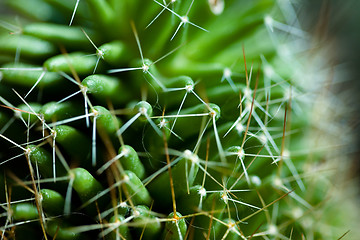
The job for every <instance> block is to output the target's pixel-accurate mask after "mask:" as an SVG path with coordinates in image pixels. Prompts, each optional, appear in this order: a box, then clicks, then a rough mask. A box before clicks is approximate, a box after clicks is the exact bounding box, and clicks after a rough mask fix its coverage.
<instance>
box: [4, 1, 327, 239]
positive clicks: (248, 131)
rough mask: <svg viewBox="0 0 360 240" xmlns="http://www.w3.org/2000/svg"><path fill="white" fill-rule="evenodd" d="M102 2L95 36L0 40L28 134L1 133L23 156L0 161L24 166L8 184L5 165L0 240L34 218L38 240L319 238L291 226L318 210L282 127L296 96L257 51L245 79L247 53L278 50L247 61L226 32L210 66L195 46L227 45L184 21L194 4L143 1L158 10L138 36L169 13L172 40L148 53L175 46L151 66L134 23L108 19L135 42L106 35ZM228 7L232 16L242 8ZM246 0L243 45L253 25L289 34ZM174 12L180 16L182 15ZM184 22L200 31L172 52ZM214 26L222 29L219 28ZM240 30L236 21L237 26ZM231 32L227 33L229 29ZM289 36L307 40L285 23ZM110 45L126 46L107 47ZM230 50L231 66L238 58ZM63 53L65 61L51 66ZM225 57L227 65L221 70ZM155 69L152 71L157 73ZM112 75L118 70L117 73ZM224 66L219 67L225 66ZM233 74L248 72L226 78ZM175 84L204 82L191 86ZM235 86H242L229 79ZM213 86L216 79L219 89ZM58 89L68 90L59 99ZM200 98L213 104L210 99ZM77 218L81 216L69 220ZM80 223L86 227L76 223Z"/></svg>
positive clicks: (52, 34)
mask: <svg viewBox="0 0 360 240" xmlns="http://www.w3.org/2000/svg"><path fill="white" fill-rule="evenodd" d="M34 2H35V1H34ZM36 2H37V1H36ZM39 2H40V1H39ZM45 2H47V1H45ZM81 2H82V1H76V5H75V6H76V7H75V9H74V10H73V11H71V13H72V15H71V16H72V17H71V20H70V25H73V24H74V19H75V20H76V16H77V14H79V15H81V13H79V12H78V11H77V10H76V9H78V10H79V11H80V12H81V6H80V7H79V8H78V4H80V3H81ZM110 2H111V3H114V6H115V5H116V4H117V2H118V1H109V3H107V2H106V1H98V2H96V1H87V2H86V3H87V4H86V6H87V7H88V8H90V9H91V11H92V13H93V14H94V15H95V14H96V13H97V14H100V15H99V16H102V17H100V18H99V20H98V21H96V22H94V27H95V30H93V29H91V28H89V29H87V28H86V27H85V26H81V28H80V27H77V26H71V27H69V26H66V25H54V24H49V23H32V24H29V25H27V26H25V27H23V28H22V29H21V33H22V34H20V35H17V34H14V38H19V40H18V41H8V39H9V37H13V36H6V37H4V39H5V40H3V41H4V42H6V43H7V44H8V45H6V44H4V46H3V48H4V50H6V51H8V52H9V53H11V54H15V63H11V64H5V65H3V66H2V68H1V72H2V74H3V81H4V89H8V92H6V93H5V91H4V94H3V93H1V94H2V95H3V96H1V99H0V100H1V102H2V103H3V104H4V107H5V108H8V109H11V110H12V111H13V112H14V113H15V116H14V117H13V118H12V119H20V121H22V122H23V123H21V122H20V124H24V125H25V131H26V133H25V136H26V137H25V139H26V140H25V144H20V142H21V141H24V138H23V137H20V138H17V137H16V139H13V138H12V137H11V136H16V135H14V134H12V135H8V134H7V133H9V132H10V131H12V125H13V124H12V122H13V121H15V120H9V121H8V123H9V124H2V125H0V127H1V135H0V136H1V137H2V138H3V139H5V142H7V143H10V145H12V146H15V148H17V149H18V150H20V151H22V153H19V154H18V155H16V156H9V157H10V158H9V159H7V158H6V157H7V156H8V154H5V153H3V154H5V156H6V157H5V158H4V159H5V160H4V161H2V163H1V164H2V165H4V166H6V164H9V162H10V165H11V163H13V164H12V165H14V164H15V163H14V162H15V161H21V160H20V159H24V157H23V156H25V160H26V162H27V163H26V166H27V170H25V175H27V176H24V177H22V178H19V177H16V175H14V174H13V173H12V172H16V173H17V174H19V175H21V174H24V172H22V171H19V172H18V171H16V169H14V170H12V169H11V168H10V167H8V169H7V173H6V175H4V178H3V179H4V180H3V181H4V182H5V183H6V184H5V191H4V197H5V202H4V204H3V206H4V209H6V211H5V212H6V215H5V216H6V219H5V221H4V224H3V227H2V228H1V230H2V236H3V237H5V236H6V237H7V236H10V234H11V232H12V229H14V227H15V232H16V229H17V228H18V229H22V227H24V229H26V226H27V225H29V224H30V225H31V224H32V223H31V222H32V221H34V222H36V223H37V224H38V225H39V226H40V227H38V228H39V229H42V235H43V236H45V238H47V236H48V235H49V236H50V237H52V238H55V237H56V238H57V239H70V238H78V237H81V235H82V234H83V233H84V232H85V236H90V235H86V232H89V233H90V234H92V233H96V234H97V237H98V238H103V237H105V238H109V239H121V238H123V239H130V238H135V239H136V238H144V239H156V238H159V237H162V238H164V239H185V238H189V239H198V238H205V239H214V238H216V239H251V238H253V237H263V238H264V239H267V238H269V237H270V238H271V237H276V238H280V239H291V238H292V235H293V234H295V235H296V234H298V235H301V234H304V235H310V236H311V235H313V236H316V234H317V233H313V232H312V231H313V229H311V228H309V230H308V229H307V228H308V227H309V226H308V225H306V224H305V223H303V222H302V221H299V223H298V224H297V225H296V222H297V219H300V218H306V217H307V215H311V214H312V211H313V208H314V207H313V206H312V205H311V204H310V203H309V202H311V203H313V202H315V203H316V201H320V200H319V199H321V197H316V199H305V197H304V196H305V194H304V190H305V183H304V182H303V180H302V179H303V177H302V176H300V175H299V174H300V172H299V168H298V166H295V165H294V162H293V161H292V156H290V154H289V151H288V150H287V148H290V146H289V143H288V139H289V136H290V135H295V137H294V138H296V135H297V134H299V133H298V131H299V130H296V129H297V127H299V126H304V122H305V123H306V120H303V119H300V120H296V119H294V118H292V119H291V120H292V121H291V124H292V125H296V124H298V126H295V127H294V126H290V124H289V122H290V121H289V118H290V112H291V110H292V108H295V110H296V108H298V109H299V108H300V104H298V103H297V102H296V99H297V97H298V96H297V94H298V90H297V89H296V87H295V86H292V83H289V82H288V81H285V80H284V79H283V78H282V77H280V75H278V74H276V71H275V70H274V69H273V68H272V67H271V63H268V62H267V58H266V57H265V55H261V62H262V66H261V64H257V63H255V64H251V67H250V68H249V69H247V64H246V63H247V61H246V58H245V56H246V57H247V58H249V55H250V56H256V55H257V56H259V54H260V52H259V51H261V50H266V51H270V52H271V53H270V54H269V55H271V54H273V52H274V51H276V49H271V48H272V47H271V48H270V47H269V46H270V45H266V46H264V45H261V44H259V47H260V50H258V49H256V47H254V48H252V47H251V49H252V50H251V53H250V54H245V52H247V51H245V50H247V49H248V46H249V45H247V44H246V45H245V44H244V43H242V42H241V41H236V40H234V39H231V38H232V37H234V36H232V33H231V30H229V32H227V34H228V35H229V36H228V38H225V40H227V41H228V42H229V43H231V45H230V47H229V48H228V50H227V49H224V51H223V52H225V53H223V52H220V53H219V52H216V51H214V54H216V57H215V58H212V59H213V61H215V60H216V61H218V62H211V63H206V61H205V59H206V58H207V57H209V55H210V53H211V52H212V51H211V50H210V49H207V50H206V51H205V49H203V48H206V47H210V46H211V44H213V43H214V42H216V40H219V39H222V38H221V35H219V34H220V33H221V32H222V30H221V29H219V30H218V31H219V34H218V35H216V34H214V35H212V36H213V37H212V38H210V39H209V40H208V41H206V38H207V36H209V34H211V32H210V33H209V34H207V32H208V30H207V29H206V28H205V27H201V26H200V25H197V24H195V23H193V22H192V21H190V20H189V14H190V13H191V9H193V8H196V6H193V4H196V3H194V1H186V2H183V3H181V4H180V3H177V1H169V2H165V1H164V2H158V1H153V2H151V1H150V2H151V3H146V4H147V6H148V5H149V6H150V5H151V4H152V5H154V6H152V7H149V9H151V10H149V12H152V13H153V14H149V15H151V16H152V17H154V16H155V18H152V19H150V21H148V22H147V23H146V26H147V28H149V29H147V30H146V31H149V32H151V29H150V28H155V27H154V26H152V24H154V23H155V22H157V21H159V22H161V21H163V19H160V18H161V17H164V16H163V15H166V14H167V13H170V14H171V16H170V17H169V18H170V20H171V21H172V23H171V24H174V27H173V28H171V29H172V30H175V31H173V32H172V33H170V32H169V30H167V29H163V31H164V32H165V35H166V36H171V37H170V38H169V39H167V38H166V37H161V38H159V39H158V42H157V43H154V49H158V50H159V47H160V46H164V45H166V44H164V41H165V40H164V39H166V40H167V41H169V42H170V44H168V45H169V46H171V47H172V48H171V49H170V50H168V51H167V52H164V51H160V52H162V53H163V55H162V56H161V55H159V53H158V52H156V53H153V52H152V51H153V49H152V48H151V49H150V47H149V43H146V45H145V46H146V47H147V48H149V51H147V52H150V55H153V56H158V58H157V59H158V60H155V61H153V62H152V61H150V60H148V59H147V58H145V57H144V56H145V55H144V54H143V50H142V49H143V47H142V44H141V43H143V40H141V38H140V37H139V35H138V33H137V30H138V26H136V24H137V23H139V22H141V21H140V20H138V21H132V20H128V21H123V22H121V23H117V24H118V26H120V25H121V26H125V29H128V30H130V31H131V33H132V34H131V37H129V36H122V34H121V33H117V32H116V33H115V31H114V29H113V27H114V26H113V27H112V28H110V26H111V24H110V23H109V19H111V18H112V17H114V16H112V15H111V14H110V12H112V10H109V9H108V7H107V4H109V5H110V4H111V3H110ZM119 2H121V1H119ZM52 4H54V5H57V6H60V5H61V4H62V3H61V2H60V1H54V2H53V3H52ZM81 4H82V3H81ZM127 4H129V6H131V4H130V3H127ZM210 4H211V7H212V9H214V8H215V9H217V10H214V11H215V12H216V13H217V14H220V10H219V9H221V6H217V7H218V8H216V6H215V5H216V4H219V5H220V4H222V1H219V3H216V1H215V2H212V1H210ZM229 4H234V6H237V7H238V5H237V3H233V2H231V3H229ZM248 4H249V3H248ZM248 4H245V6H244V8H245V10H244V12H243V13H242V14H243V18H244V19H245V20H247V21H248V23H249V24H250V26H251V27H252V28H253V29H247V30H248V31H249V32H252V31H254V32H255V33H254V34H249V35H250V36H249V38H250V41H251V40H253V39H256V38H258V37H259V36H264V32H266V31H264V30H263V29H266V28H263V27H261V26H263V23H262V21H264V22H265V26H267V29H268V30H269V31H273V30H274V28H276V27H277V28H279V29H280V30H284V28H285V27H286V26H285V25H282V24H280V23H278V22H276V21H274V20H273V19H272V18H271V17H269V16H266V17H265V18H264V15H263V12H264V9H266V10H269V9H271V8H270V7H269V6H270V4H273V3H272V1H257V2H256V3H255V4H254V6H251V4H249V5H248ZM45 5H47V4H45ZM63 5H64V6H65V5H66V4H63ZM120 5H121V4H120ZM135 5H136V4H135ZM135 5H134V6H135ZM159 7H160V8H159ZM257 8H260V9H261V10H258V9H257ZM262 8H264V9H262ZM102 11H103V13H102ZM181 11H182V13H183V14H184V15H181V14H180V13H178V12H181ZM198 11H199V10H198ZM229 11H230V10H229ZM246 11H248V12H246ZM123 12H124V11H123ZM257 12H260V13H257ZM104 13H106V14H104ZM154 13H156V14H154ZM257 14H258V15H259V16H258V15H257ZM252 15H253V16H254V17H251V16H252ZM207 17H208V16H207ZM220 17H221V16H220ZM227 18H229V19H230V20H231V18H235V16H230V17H229V16H227V15H226V14H225V13H224V19H225V20H223V24H224V23H226V24H229V23H228V22H226V21H227V20H228V19H227ZM134 20H135V19H134ZM178 20H180V23H178V22H177V21H178ZM259 20H261V21H259ZM75 23H76V21H75ZM274 23H276V24H277V25H276V24H274ZM78 24H79V23H78ZM141 24H142V25H144V23H140V24H139V25H141ZM3 25H5V24H3ZM189 25H192V27H194V28H198V29H197V30H198V31H202V32H203V34H202V35H200V36H199V37H198V38H193V39H192V38H190V37H189V42H188V43H182V44H180V45H178V46H175V47H173V45H174V44H178V42H176V39H182V40H183V39H184V38H185V37H186V36H187V34H186V32H185V33H184V34H183V37H180V36H177V34H179V31H181V30H183V29H181V28H182V27H185V29H184V31H189V29H187V28H188V27H189ZM5 26H8V27H10V28H12V27H13V26H11V25H10V24H7V25H5ZM160 26H161V24H160ZM212 26H213V27H217V23H213V25H212ZM157 27H159V26H157ZM246 27H248V26H246V25H245V26H242V25H239V27H238V28H239V29H240V30H243V29H246ZM101 28H104V32H105V33H106V34H105V35H106V37H105V38H110V39H111V40H114V41H107V42H105V43H104V44H102V45H99V46H98V45H97V42H101V40H99V38H100V39H101V36H100V37H99V36H98V35H97V34H96V31H97V30H98V31H99V29H101ZM109 28H110V31H109ZM231 28H234V29H235V30H236V25H234V26H232V27H231ZM281 28H283V29H281ZM254 29H255V30H254ZM285 30H286V31H288V32H290V33H292V34H295V35H296V34H298V35H299V34H302V32H301V31H296V29H294V28H291V27H288V28H286V29H285ZM285 30H284V31H285ZM210 31H211V29H210ZM237 31H239V30H237ZM293 31H295V32H294V33H293ZM125 32H126V31H125ZM243 34H244V35H247V33H243ZM117 35H119V36H120V38H119V39H123V41H119V39H117V38H114V39H112V38H113V37H114V36H116V37H118V36H117ZM150 35H151V34H150ZM134 36H135V38H134ZM201 41H202V42H201ZM147 42H148V41H147ZM238 42H239V43H238ZM161 44H162V45H161ZM84 45H88V46H87V47H84ZM188 45H190V46H189V47H187V46H188ZM244 45H245V47H244ZM133 46H136V48H134V47H133ZM166 46H167V45H166ZM90 47H94V48H95V50H96V54H92V55H89V54H87V53H85V52H80V51H78V50H76V51H75V50H74V49H82V48H83V49H85V50H88V49H91V48H90ZM182 48H185V50H182ZM198 48H199V49H200V50H201V52H199V50H198ZM241 48H242V50H241ZM134 49H137V50H134ZM235 49H236V50H237V51H236V53H235V55H237V57H236V58H234V57H233V55H234V50H235ZM270 49H271V50H270ZM59 50H60V51H61V52H62V53H61V54H59V55H56V56H53V57H50V56H52V55H54V54H56V53H57V52H58V51H59ZM68 51H70V52H69V53H68ZM4 52H5V51H4ZM230 52H233V53H230ZM264 54H265V53H264ZM241 55H243V61H241V63H243V64H242V65H243V68H241V69H240V68H236V66H238V65H239V64H237V63H236V61H237V59H241V58H240V57H239V56H241ZM23 56H24V59H25V60H26V59H32V58H38V59H40V60H39V61H40V62H42V60H44V59H47V60H46V61H43V65H42V66H34V65H29V64H25V63H22V64H20V63H19V60H20V59H22V57H23ZM139 57H140V59H139V60H136V59H137V58H139ZM225 57H227V58H228V59H226V60H224V58H225ZM270 58H271V57H270ZM133 59H135V61H134V60H133ZM229 59H230V60H229ZM275 59H276V58H275ZM39 61H37V62H39ZM160 61H161V62H160ZM202 61H204V62H202ZM163 62H165V63H164V64H162V65H161V66H160V67H159V70H158V69H157V63H159V64H161V63H163ZM229 63H230V64H229ZM119 65H120V66H125V67H123V68H118V66H119ZM226 65H227V66H228V67H224V66H226ZM230 65H232V66H230ZM235 69H237V70H238V72H241V71H244V73H243V74H239V73H236V72H233V71H235ZM261 69H264V74H262V72H261ZM115 74H119V75H120V76H121V78H123V80H119V79H118V78H117V77H116V75H115ZM180 74H187V75H189V76H192V77H193V78H194V79H195V78H196V79H200V81H199V82H200V83H197V82H194V81H193V79H192V78H190V77H188V76H179V75H180ZM211 75H214V76H212V77H211ZM254 75H255V76H254ZM81 79H83V80H81ZM208 79H209V80H208ZM225 80H226V82H224V81H225ZM240 81H241V82H243V83H238V82H240ZM221 82H224V83H222V85H219V84H220V83H221ZM13 84H14V85H19V86H20V87H26V88H28V90H26V91H25V94H19V93H18V92H17V90H13V91H11V90H10V87H8V86H13ZM201 84H203V85H201ZM51 85H53V86H54V87H55V89H56V88H58V87H61V89H62V90H63V91H64V92H62V93H61V94H54V95H56V97H58V96H59V97H60V98H59V99H52V98H51V95H50V96H49V94H47V93H46V91H50V92H51V91H54V87H53V88H51ZM64 85H66V86H67V87H66V88H68V89H66V88H65V89H64V87H63V86H64ZM197 85H200V86H199V87H197ZM43 88H44V89H43ZM139 88H141V89H140V91H139ZM202 88H206V91H203V90H202ZM37 89H39V90H37ZM59 89H60V88H59ZM134 89H135V90H134ZM22 90H23V89H22ZM36 91H38V92H39V94H38V97H37V98H39V99H40V101H41V102H43V103H45V102H46V101H48V103H46V104H43V105H41V104H38V103H36V102H35V101H34V100H33V99H35V98H34V95H35V92H36ZM42 91H43V92H44V93H43V95H44V96H43V97H42V96H40V92H42ZM9 92H10V93H9ZM12 92H13V94H12ZM139 92H140V93H139ZM54 93H55V91H54ZM14 96H16V98H17V99H20V101H21V105H19V106H14V105H13V104H12V103H11V102H12V101H11V100H10V99H12V98H14ZM134 96H136V97H134ZM139 98H141V100H140V101H139ZM28 99H31V100H28ZM49 99H50V100H49ZM208 99H210V101H212V102H214V103H217V104H218V105H216V104H213V103H209V102H208V101H209V100H208ZM94 103H96V104H99V105H94ZM150 103H151V104H150ZM104 106H106V107H104ZM117 106H122V108H121V109H118V107H117ZM220 108H221V114H220ZM4 112H5V111H4ZM118 116H122V117H121V118H119V117H118ZM279 116H280V117H279ZM298 117H299V116H297V118H298ZM4 118H7V116H6V115H5V116H4ZM79 122H81V123H79ZM14 124H15V123H14ZM144 126H145V127H144ZM15 132H16V131H15ZM39 133H40V134H39ZM34 135H35V136H37V137H34ZM98 138H100V140H99V139H98ZM34 139H35V140H34ZM117 149H119V150H118V151H117ZM134 149H137V150H138V151H135V150H134ZM139 149H143V151H140V150H139ZM189 149H192V150H189ZM20 157H22V158H20ZM139 157H140V158H139ZM101 160H102V161H104V162H102V161H101ZM301 164H302V163H300V164H299V166H301ZM283 165H286V168H285V167H283ZM300 171H301V170H300ZM104 173H106V174H104ZM10 179H11V180H10ZM10 182H13V183H10ZM17 185H20V186H21V187H20V188H22V190H19V193H20V194H21V193H22V194H24V193H23V192H24V189H25V190H26V191H29V192H30V194H29V193H25V194H24V196H29V195H30V197H29V198H28V199H24V197H23V200H20V203H18V201H17V200H15V201H14V202H13V201H11V199H12V196H11V194H10V193H12V191H9V189H8V188H9V187H8V186H12V188H14V189H17V188H19V187H17ZM43 185H45V186H48V185H49V186H50V188H51V187H54V188H55V189H56V190H57V191H54V190H53V189H50V188H46V187H43ZM294 189H296V190H294ZM73 190H74V191H75V192H76V194H73ZM26 191H25V192H26ZM15 192H16V191H15V190H14V194H15ZM59 192H61V193H62V194H60V193H59ZM243 192H250V193H243ZM274 192H275V193H274ZM245 194H247V195H245ZM249 195H251V196H249ZM15 198H16V197H15ZM22 201H23V202H24V203H21V202H22ZM29 202H31V203H30V204H29ZM280 205H281V206H280ZM282 205H284V206H282ZM287 208H288V209H287ZM270 209H272V211H270ZM279 209H281V210H279ZM282 209H285V210H282ZM83 214H84V215H85V216H86V217H84V216H77V215H83ZM304 216H305V217H304ZM71 218H74V219H75V222H74V220H73V219H71ZM77 218H78V219H79V221H84V222H87V224H79V222H76V221H78V219H77ZM89 218H90V220H89ZM309 219H310V220H311V219H312V218H309ZM294 222H295V225H296V226H295V229H294V227H293V224H294ZM304 222H305V221H304ZM31 226H32V225H31ZM26 231H28V230H26ZM307 231H308V232H307ZM17 232H18V231H17ZM17 234H19V233H17ZM40 235H41V234H40Z"/></svg>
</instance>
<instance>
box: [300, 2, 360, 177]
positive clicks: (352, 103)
mask: <svg viewBox="0 0 360 240" xmlns="http://www.w3.org/2000/svg"><path fill="white" fill-rule="evenodd" d="M297 2H302V1H297ZM303 2H304V3H305V6H304V8H302V10H301V11H302V12H300V13H299V16H300V18H301V21H302V23H303V24H304V25H303V27H304V28H305V29H306V30H307V31H309V32H311V33H312V34H313V35H314V36H315V37H316V39H317V41H318V43H317V44H318V46H319V47H321V46H324V45H328V44H330V46H331V47H330V48H328V51H329V52H328V56H329V57H330V58H331V59H329V61H330V62H332V63H333V64H334V66H340V68H341V71H340V72H339V74H342V75H341V76H340V78H341V79H342V80H343V81H342V83H341V84H336V87H334V88H333V89H332V92H333V93H334V94H336V95H338V96H339V97H340V98H341V99H342V101H344V104H345V106H344V108H348V109H350V114H349V116H348V117H349V118H348V119H346V120H344V124H347V125H348V126H350V127H351V129H352V130H353V132H352V134H354V139H353V142H352V144H351V146H349V149H348V151H349V152H348V153H349V156H350V157H351V158H352V160H353V167H352V168H351V171H352V172H351V173H350V174H349V177H350V178H352V177H358V176H360V105H359V103H360V25H359V23H360V14H359V9H360V1H359V0H346V1H344V0H321V1H312V0H305V1H303ZM345 121H346V122H345ZM358 181H359V184H360V180H358Z"/></svg>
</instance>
